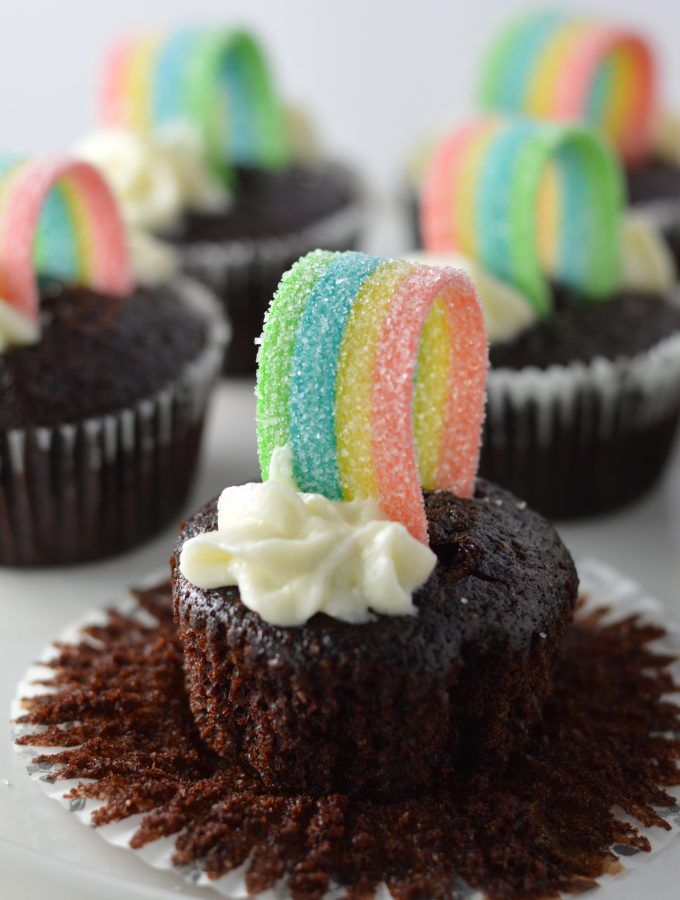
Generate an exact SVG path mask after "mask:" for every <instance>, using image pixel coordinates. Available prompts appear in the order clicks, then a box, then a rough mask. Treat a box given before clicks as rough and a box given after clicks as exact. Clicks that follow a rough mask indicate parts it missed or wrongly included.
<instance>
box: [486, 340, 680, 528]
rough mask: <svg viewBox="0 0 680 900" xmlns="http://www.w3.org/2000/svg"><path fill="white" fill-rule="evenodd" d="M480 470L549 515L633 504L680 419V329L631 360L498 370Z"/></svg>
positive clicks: (492, 378)
mask: <svg viewBox="0 0 680 900" xmlns="http://www.w3.org/2000/svg"><path fill="white" fill-rule="evenodd" d="M487 390H488V401H487V418H486V424H485V430H484V443H483V448H482V459H481V464H480V474H481V475H483V476H484V477H485V478H488V479H490V480H492V481H496V482H498V483H499V484H501V485H502V486H503V487H506V488H509V489H510V490H511V491H512V492H513V493H515V494H517V496H519V497H521V498H522V499H523V500H525V501H526V502H527V503H528V504H529V505H530V506H532V507H534V508H535V509H537V510H538V511H539V512H541V513H543V514H544V515H546V516H548V517H551V518H558V519H559V518H574V517H579V516H589V515H596V514H599V513H604V512H607V511H609V510H613V509H616V508H617V507H620V506H623V505H625V504H626V503H629V502H631V501H633V500H635V499H637V498H638V497H640V496H641V495H642V494H644V493H645V491H646V490H648V488H650V487H651V486H652V485H653V484H654V482H655V481H656V480H657V478H658V477H659V476H660V474H661V472H662V470H663V468H664V465H665V464H666V462H667V460H668V457H669V455H670V451H671V448H672V446H673V441H674V437H675V434H676V430H677V424H678V418H679V416H680V334H675V335H672V336H670V337H668V338H666V339H664V340H663V341H661V342H660V343H659V344H657V345H656V346H655V347H653V348H652V349H651V350H649V351H647V352H645V353H641V354H639V355H637V356H635V357H632V358H630V359H619V360H615V361H612V360H607V359H604V358H596V359H594V360H592V361H591V362H590V363H583V362H574V363H571V364H569V365H567V366H551V367H550V368H548V369H546V370H544V371H543V370H539V369H536V368H533V367H526V368H524V369H520V370H516V371H515V370H511V369H492V370H491V371H490V373H489V378H488V383H487Z"/></svg>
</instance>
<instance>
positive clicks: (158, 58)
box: [101, 28, 290, 177]
mask: <svg viewBox="0 0 680 900" xmlns="http://www.w3.org/2000/svg"><path fill="white" fill-rule="evenodd" d="M101 106H102V114H103V118H104V120H105V122H106V124H107V125H112V126H119V127H125V128H130V129H133V130H136V131H142V132H153V131H158V130H162V129H164V128H167V127H171V126H173V125H177V124H187V123H188V124H191V125H193V126H194V127H195V128H196V130H197V132H198V134H199V135H200V137H201V139H202V140H203V142H204V145H205V148H206V155H207V158H208V162H209V163H210V164H211V166H212V168H213V169H214V171H215V172H216V173H217V174H218V175H221V176H223V177H224V176H228V174H229V170H230V167H231V166H232V165H245V166H262V167H264V168H279V167H281V166H284V165H286V164H287V163H288V162H289V160H290V147H289V142H288V137H287V132H286V125H285V117H284V114H283V111H282V107H281V103H280V101H279V98H278V96H277V92H276V89H275V86H274V81H273V79H272V77H271V74H270V71H269V67H268V64H267V60H266V58H265V55H264V53H263V51H262V48H261V47H260V45H259V43H258V42H257V40H256V39H255V38H254V37H253V35H251V34H249V33H248V32H246V31H242V30H239V29H233V30H227V29H221V28H194V29H184V30H180V31H176V32H171V33H162V32H151V33H143V34H141V35H138V36H135V37H132V38H127V39H124V40H122V41H120V42H119V43H118V44H117V45H116V46H115V47H114V48H113V49H112V50H111V52H110V53H109V55H108V57H107V60H106V62H105V66H104V78H103V85H102V99H101Z"/></svg>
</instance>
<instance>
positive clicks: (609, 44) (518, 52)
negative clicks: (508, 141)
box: [479, 12, 656, 162]
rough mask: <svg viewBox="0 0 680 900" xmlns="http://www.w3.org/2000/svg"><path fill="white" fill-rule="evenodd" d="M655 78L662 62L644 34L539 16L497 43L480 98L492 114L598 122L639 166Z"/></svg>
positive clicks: (545, 14)
mask: <svg viewBox="0 0 680 900" xmlns="http://www.w3.org/2000/svg"><path fill="white" fill-rule="evenodd" d="M655 81H656V78H655V71H654V57H653V55H652V52H651V49H650V48H649V46H648V45H647V43H646V42H645V41H644V39H643V38H642V37H641V36H640V35H637V34H634V33H633V32H630V31H625V30H623V29H620V28H614V27H610V26H607V25H604V24H601V23H598V22H593V21H591V20H589V19H582V18H573V17H572V16H570V15H566V14H561V13H557V12H539V13H532V14H530V15H527V16H524V17H523V18H521V19H520V20H519V21H516V22H514V23H513V24H512V25H510V26H509V27H508V28H507V29H506V30H505V31H503V32H502V33H501V35H500V36H499V38H498V39H497V41H496V42H495V43H494V44H493V45H492V47H491V49H490V51H489V53H488V55H487V57H486V59H485V63H484V66H483V69H482V77H481V83H480V89H479V101H480V103H481V106H482V108H483V109H485V110H488V111H497V112H506V113H519V114H524V115H528V116H532V117H536V118H541V119H557V120H560V121H571V122H588V123H591V124H592V125H593V126H595V127H597V128H598V130H600V131H602V132H603V133H604V134H605V135H606V136H607V137H608V138H609V140H610V141H611V142H612V143H613V144H614V146H615V147H617V148H618V150H619V152H620V153H621V155H622V156H623V158H624V159H625V160H626V161H627V162H635V161H637V160H640V159H644V158H645V157H646V156H647V155H648V153H649V148H650V140H651V129H652V114H653V111H654V95H655Z"/></svg>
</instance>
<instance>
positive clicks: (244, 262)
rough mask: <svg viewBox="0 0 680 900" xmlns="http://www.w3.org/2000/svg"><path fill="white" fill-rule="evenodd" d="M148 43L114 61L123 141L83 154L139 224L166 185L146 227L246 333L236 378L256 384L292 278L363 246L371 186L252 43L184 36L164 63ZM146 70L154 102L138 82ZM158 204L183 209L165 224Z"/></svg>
mask: <svg viewBox="0 0 680 900" xmlns="http://www.w3.org/2000/svg"><path fill="white" fill-rule="evenodd" d="M149 40H150V38H149V37H148V36H142V37H140V38H139V39H135V40H132V41H129V42H127V43H125V44H124V45H121V46H120V47H119V48H118V49H116V50H115V51H114V52H113V53H112V55H111V57H110V59H109V60H108V61H107V64H106V68H105V90H104V101H103V112H104V119H105V121H106V124H107V126H109V127H112V128H114V129H116V130H115V131H114V132H113V133H111V132H105V133H104V134H103V135H99V136H96V135H95V136H94V138H92V139H89V140H88V141H86V142H85V144H84V145H83V147H82V152H83V153H84V154H85V157H86V158H87V159H88V160H89V161H91V162H93V163H94V164H96V165H100V166H101V168H102V169H103V171H104V172H105V173H106V174H107V176H108V177H109V178H110V181H111V184H112V186H113V187H114V190H115V189H118V192H119V196H120V197H121V200H122V202H123V204H124V205H125V201H126V198H127V199H128V202H129V205H130V215H131V216H133V217H134V216H135V215H137V214H138V213H139V203H138V199H139V198H138V194H139V192H140V190H145V189H149V186H150V184H151V183H152V182H153V183H156V184H158V182H159V181H160V180H161V179H163V180H164V182H165V184H164V185H162V186H161V188H160V189H159V190H158V191H157V192H156V195H155V197H153V198H150V202H149V204H148V205H147V207H146V213H147V214H146V215H145V221H144V222H143V223H142V224H143V225H144V227H146V228H149V229H151V230H153V231H154V232H155V233H156V234H157V236H159V237H161V238H162V240H163V241H164V243H165V244H166V246H167V247H169V248H171V249H172V251H173V254H174V256H175V258H176V260H177V262H178V264H179V267H180V269H181V271H183V272H184V273H185V274H188V275H190V276H191V277H195V278H197V279H199V280H201V281H202V282H204V283H205V284H206V285H207V286H208V287H209V288H210V289H211V290H212V291H213V292H214V293H215V294H216V295H217V296H218V297H219V298H220V299H221V300H222V301H223V302H224V304H225V306H226V308H227V310H228V312H229V316H230V318H231V320H232V322H233V326H234V340H233V344H232V349H231V352H230V354H229V358H228V360H227V367H228V368H227V370H226V371H227V372H229V373H231V374H238V375H248V374H253V373H254V371H255V357H256V346H255V340H256V338H257V337H258V335H259V333H260V328H261V323H262V316H263V314H264V311H265V309H266V307H267V304H268V303H269V300H270V298H271V296H272V293H273V291H274V290H275V288H276V285H277V284H278V281H279V279H280V277H281V275H282V274H283V272H284V271H286V270H287V269H288V268H290V266H291V265H292V263H293V262H294V261H295V260H296V259H297V258H298V257H299V256H300V255H301V254H303V253H305V252H307V251H309V250H311V249H312V248H314V247H317V246H323V247H327V248H329V249H334V250H344V249H352V248H354V247H355V246H356V243H357V241H358V238H359V232H360V227H361V220H362V212H361V209H360V205H361V204H360V193H361V192H360V188H359V184H358V181H357V179H356V177H355V176H354V174H353V173H352V172H351V171H349V170H348V169H347V168H345V167H344V166H341V165H337V164H335V163H331V162H328V161H326V160H324V159H323V158H322V157H321V155H320V153H319V152H318V149H317V147H316V142H315V138H314V135H313V133H312V131H311V128H310V127H309V125H308V123H307V122H306V119H305V118H304V116H303V115H302V114H301V113H300V112H299V111H298V110H296V109H294V108H291V107H285V106H283V105H282V104H281V103H280V101H279V97H278V95H277V91H276V89H275V86H274V83H273V81H272V78H271V76H270V73H269V69H268V64H267V62H266V60H265V57H264V55H263V52H262V50H261V49H260V47H259V46H258V44H257V43H256V41H255V39H254V38H253V37H252V36H251V35H249V34H246V33H244V32H241V31H225V30H221V29H203V30H201V29H194V30H191V31H182V32H178V33H174V34H169V35H164V36H162V37H155V38H154V39H153V46H154V52H153V53H152V54H149V53H148V52H146V51H145V49H144V48H147V50H148V45H149ZM142 59H143V60H144V66H146V68H147V69H149V75H150V77H149V79H148V83H149V84H152V85H153V88H152V89H151V90H150V91H145V90H144V89H143V88H142V84H146V83H147V82H135V81H134V79H132V78H131V77H129V74H130V72H132V71H138V69H139V65H140V60H142ZM197 73H198V74H197ZM151 75H152V76H153V77H151ZM120 129H124V131H123V133H122V134H121V131H120ZM130 131H134V132H138V134H137V138H136V140H135V138H134V136H131V135H130V133H129V132H130ZM142 135H143V137H142ZM132 143H135V147H134V148H132V147H131V144H132ZM161 157H162V158H163V160H161ZM159 161H161V167H160V168H161V170H162V171H159V166H158V163H159ZM159 196H160V197H162V198H163V202H165V201H167V200H168V198H170V202H169V203H167V204H166V208H165V209H163V210H162V214H161V215H160V216H159V215H157V213H158V209H157V207H156V206H155V200H156V199H158V197H159Z"/></svg>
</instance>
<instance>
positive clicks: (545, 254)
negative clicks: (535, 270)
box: [536, 161, 562, 273]
mask: <svg viewBox="0 0 680 900" xmlns="http://www.w3.org/2000/svg"><path fill="white" fill-rule="evenodd" d="M536 203H537V213H536V222H537V223H538V228H537V231H536V243H537V247H538V256H539V259H540V260H541V266H542V268H543V271H544V272H546V273H551V272H555V271H557V266H558V260H559V256H560V223H561V221H562V193H561V189H560V175H559V171H558V167H557V165H556V164H555V163H554V162H552V161H551V162H549V163H548V164H547V165H546V168H545V172H544V174H543V177H542V178H541V183H540V185H539V188H538V197H537V200H536Z"/></svg>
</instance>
